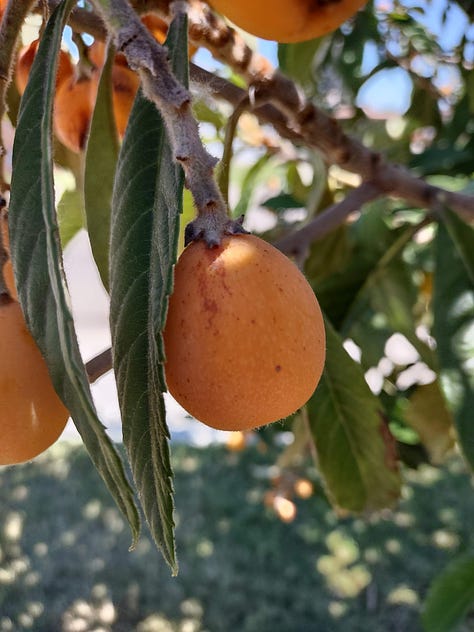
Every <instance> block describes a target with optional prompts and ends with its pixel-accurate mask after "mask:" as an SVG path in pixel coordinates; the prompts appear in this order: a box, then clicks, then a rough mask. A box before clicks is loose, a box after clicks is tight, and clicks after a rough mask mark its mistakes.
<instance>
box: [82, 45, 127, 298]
mask: <svg viewBox="0 0 474 632" xmlns="http://www.w3.org/2000/svg"><path fill="white" fill-rule="evenodd" d="M114 55H115V50H114V49H113V48H109V51H108V54H107V60H106V63H105V65H104V68H103V70H102V75H101V78H100V83H99V90H98V93H97V101H96V104H95V108H94V115H93V117H92V122H91V129H90V133H89V140H88V142H87V154H86V168H85V175H84V199H85V207H86V217H87V229H88V231H89V240H90V243H91V249H92V254H93V256H94V260H95V262H96V264H97V268H98V270H99V274H100V278H101V279H102V283H103V284H104V287H105V289H106V290H108V289H109V242H110V214H111V205H112V192H113V187H114V177H115V168H116V165H117V158H118V152H119V145H118V139H117V131H116V129H115V120H114V110H113V102H112V66H113V61H114Z"/></svg>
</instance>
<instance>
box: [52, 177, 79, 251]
mask: <svg viewBox="0 0 474 632" xmlns="http://www.w3.org/2000/svg"><path fill="white" fill-rule="evenodd" d="M83 207H84V198H83V196H82V194H81V192H80V191H78V190H77V189H74V190H73V191H71V190H70V189H67V190H66V191H64V193H63V195H62V197H61V199H60V200H59V203H58V223H59V236H60V238H61V246H62V247H63V248H65V247H66V246H67V244H68V243H69V242H70V241H71V239H72V238H73V237H74V236H75V235H76V233H77V232H78V231H80V230H81V228H84V214H83Z"/></svg>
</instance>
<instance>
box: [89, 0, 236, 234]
mask: <svg viewBox="0 0 474 632" xmlns="http://www.w3.org/2000/svg"><path fill="white" fill-rule="evenodd" d="M94 4H95V6H96V7H97V9H98V10H99V11H100V12H101V14H102V17H103V19H104V21H105V22H106V23H107V24H108V26H109V28H110V31H111V33H112V34H113V37H114V40H115V44H116V46H117V49H118V50H119V51H121V52H123V53H124V54H125V56H126V58H127V61H128V64H129V65H130V67H131V68H132V69H134V70H136V71H137V72H138V74H139V76H140V79H141V84H142V90H143V92H144V94H145V95H146V96H147V97H148V98H149V99H150V100H151V101H153V102H154V103H155V105H156V106H157V108H158V110H159V111H160V113H161V115H162V118H163V121H164V123H165V125H166V128H167V132H168V139H169V141H170V144H171V146H172V150H173V154H174V158H175V160H176V162H177V163H179V164H180V165H181V166H182V168H183V171H184V173H185V182H186V186H187V188H188V189H189V190H190V191H191V194H192V196H193V199H194V203H195V206H196V209H197V211H198V217H197V219H196V220H194V222H193V223H192V226H193V238H194V239H197V238H202V239H204V240H205V241H206V243H207V244H208V245H209V246H215V245H217V244H219V243H220V241H221V239H222V236H223V235H224V234H225V233H228V234H233V233H237V232H242V231H243V229H242V226H241V225H240V224H239V223H238V222H235V221H233V220H232V219H231V218H230V217H229V215H228V211H227V206H226V204H225V202H224V199H223V197H222V195H221V193H220V191H219V188H218V186H217V183H216V181H215V179H214V177H213V172H214V167H215V165H216V163H217V160H216V159H215V158H213V157H212V156H211V155H210V154H209V153H208V152H207V151H206V149H205V148H204V146H203V144H202V142H201V139H200V136H199V128H198V124H197V121H196V120H195V118H194V116H193V114H192V109H191V94H190V93H189V91H188V90H186V89H185V88H184V86H183V85H181V83H179V82H178V81H177V79H176V78H175V76H174V75H173V72H172V71H171V68H170V65H169V62H168V51H167V48H166V47H164V46H161V45H160V44H159V43H158V42H157V41H156V40H155V39H154V38H153V36H152V35H151V34H150V32H149V31H148V30H147V29H146V27H145V26H144V25H143V24H142V23H141V21H140V19H139V17H138V16H137V14H136V13H135V11H134V10H133V9H132V7H131V6H130V5H129V4H128V2H127V1H126V0H94ZM181 5H182V3H176V7H177V11H179V9H180V8H181ZM189 234H190V233H189V231H188V236H189Z"/></svg>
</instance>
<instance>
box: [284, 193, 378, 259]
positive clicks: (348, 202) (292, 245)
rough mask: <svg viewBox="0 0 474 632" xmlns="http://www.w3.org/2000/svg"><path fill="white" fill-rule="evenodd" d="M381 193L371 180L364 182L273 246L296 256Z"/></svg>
mask: <svg viewBox="0 0 474 632" xmlns="http://www.w3.org/2000/svg"><path fill="white" fill-rule="evenodd" d="M381 195H382V191H381V190H380V189H379V188H378V186H377V185H376V184H374V183H373V182H364V183H362V184H361V185H360V186H359V187H357V189H353V190H352V191H351V192H350V193H348V194H347V195H346V197H345V198H344V199H343V200H342V201H341V202H339V203H337V204H332V205H331V206H329V207H328V208H327V209H325V210H324V211H323V212H322V213H319V215H317V216H316V217H315V218H314V219H313V220H311V221H310V222H309V223H308V224H306V225H305V226H303V227H302V228H300V229H299V230H296V231H292V232H291V233H290V234H289V235H286V236H285V237H282V238H281V239H279V240H278V241H276V242H274V244H273V245H274V246H275V247H276V248H278V249H279V250H281V251H282V252H284V253H286V254H291V255H295V256H297V255H298V254H299V253H305V252H306V251H307V249H308V248H309V246H310V245H311V244H312V243H313V242H314V241H317V240H318V239H322V238H323V237H324V236H325V235H327V234H328V233H330V232H331V231H332V230H334V229H336V228H337V227H338V226H340V225H341V224H342V223H343V222H344V220H345V219H346V218H347V217H348V216H349V215H350V214H351V213H353V212H354V211H358V210H360V208H361V207H362V206H363V205H364V204H366V203H367V202H370V201H371V200H374V199H376V198H378V197H380V196H381Z"/></svg>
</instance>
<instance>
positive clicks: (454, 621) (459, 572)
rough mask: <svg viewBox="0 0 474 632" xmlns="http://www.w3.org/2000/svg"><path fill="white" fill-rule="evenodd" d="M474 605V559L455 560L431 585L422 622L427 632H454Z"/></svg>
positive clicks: (461, 558)
mask: <svg viewBox="0 0 474 632" xmlns="http://www.w3.org/2000/svg"><path fill="white" fill-rule="evenodd" d="M473 605H474V555H472V554H469V555H464V556H462V557H458V558H457V559H456V560H454V561H453V562H452V563H451V564H450V565H449V566H448V567H447V568H446V569H445V570H444V571H443V572H442V573H441V574H440V575H438V576H437V577H436V579H435V580H434V582H433V584H432V585H431V587H430V589H429V592H428V595H427V597H426V601H425V604H424V609H423V613H422V622H423V628H424V629H425V632H453V631H454V630H455V629H456V627H457V626H458V625H459V624H460V623H461V622H462V620H463V619H464V617H465V616H466V614H467V613H468V611H469V610H470V608H472V606H473Z"/></svg>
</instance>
